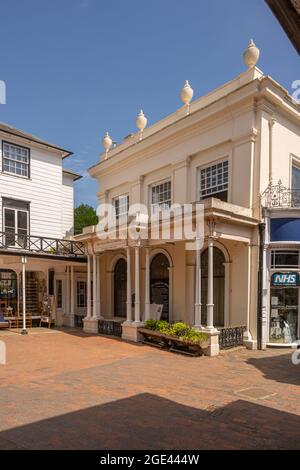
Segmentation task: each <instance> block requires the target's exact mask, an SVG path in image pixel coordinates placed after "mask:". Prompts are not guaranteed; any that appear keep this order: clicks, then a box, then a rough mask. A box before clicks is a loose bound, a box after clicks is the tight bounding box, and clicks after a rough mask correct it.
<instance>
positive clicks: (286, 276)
mask: <svg viewBox="0 0 300 470" xmlns="http://www.w3.org/2000/svg"><path fill="white" fill-rule="evenodd" d="M299 253H300V252H299V250H288V249H287V250H271V268H270V276H269V278H270V315H269V343H268V345H270V346H294V345H297V341H298V340H299V339H300V331H299V330H300V308H299V307H300V299H299V296H300V267H299V266H300V265H299Z"/></svg>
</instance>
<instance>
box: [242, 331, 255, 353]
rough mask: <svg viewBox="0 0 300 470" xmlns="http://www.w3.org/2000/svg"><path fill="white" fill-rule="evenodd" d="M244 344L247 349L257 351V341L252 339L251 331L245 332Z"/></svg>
mask: <svg viewBox="0 0 300 470" xmlns="http://www.w3.org/2000/svg"><path fill="white" fill-rule="evenodd" d="M243 344H244V346H246V348H247V349H252V350H253V349H257V341H256V340H254V339H252V335H251V333H250V331H249V330H247V331H245V333H244V335H243Z"/></svg>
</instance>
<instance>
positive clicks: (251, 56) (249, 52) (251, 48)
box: [243, 39, 260, 69]
mask: <svg viewBox="0 0 300 470" xmlns="http://www.w3.org/2000/svg"><path fill="white" fill-rule="evenodd" d="M259 54H260V51H259V49H258V47H256V45H255V44H254V41H253V39H251V40H250V42H249V44H248V47H247V49H246V50H245V51H244V54H243V57H244V62H245V64H246V65H247V67H248V68H249V69H250V68H252V67H255V65H256V64H257V62H258V59H259Z"/></svg>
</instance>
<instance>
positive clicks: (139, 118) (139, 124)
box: [135, 109, 148, 140]
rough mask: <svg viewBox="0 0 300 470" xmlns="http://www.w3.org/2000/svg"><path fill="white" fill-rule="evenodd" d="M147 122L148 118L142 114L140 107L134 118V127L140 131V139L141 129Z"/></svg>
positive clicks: (142, 129)
mask: <svg viewBox="0 0 300 470" xmlns="http://www.w3.org/2000/svg"><path fill="white" fill-rule="evenodd" d="M147 122H148V120H147V118H146V116H145V114H144V111H143V110H142V109H141V110H140V112H139V114H138V115H137V118H136V120H135V124H136V127H137V128H138V129H139V131H140V140H141V138H142V135H143V131H144V129H145V127H146V126H147Z"/></svg>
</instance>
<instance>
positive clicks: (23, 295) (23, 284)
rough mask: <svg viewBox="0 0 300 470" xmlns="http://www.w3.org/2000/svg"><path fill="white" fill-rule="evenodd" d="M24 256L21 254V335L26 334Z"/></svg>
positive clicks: (25, 261) (25, 260)
mask: <svg viewBox="0 0 300 470" xmlns="http://www.w3.org/2000/svg"><path fill="white" fill-rule="evenodd" d="M26 263H27V258H26V256H22V300H23V328H22V331H21V335H27V334H28V331H27V329H26Z"/></svg>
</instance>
